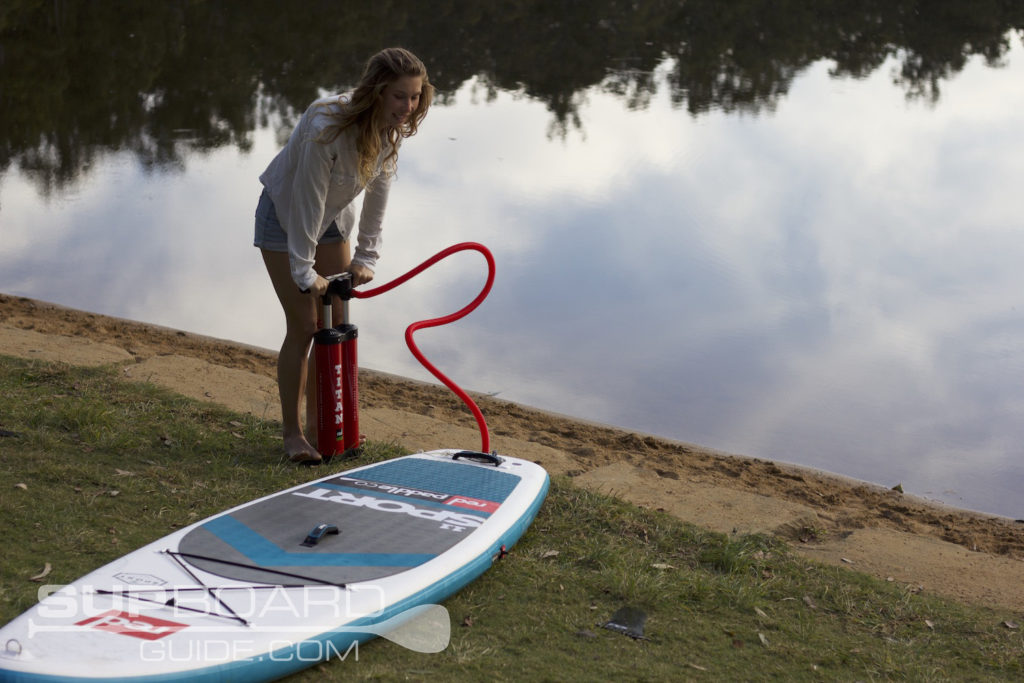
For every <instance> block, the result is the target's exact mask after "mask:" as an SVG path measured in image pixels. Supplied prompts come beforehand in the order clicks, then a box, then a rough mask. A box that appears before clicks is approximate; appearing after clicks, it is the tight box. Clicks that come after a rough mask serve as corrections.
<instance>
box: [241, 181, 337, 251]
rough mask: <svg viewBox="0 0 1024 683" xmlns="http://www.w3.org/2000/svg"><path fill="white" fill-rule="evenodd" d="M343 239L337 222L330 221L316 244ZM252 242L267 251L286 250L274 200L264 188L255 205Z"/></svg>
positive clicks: (331, 242)
mask: <svg viewBox="0 0 1024 683" xmlns="http://www.w3.org/2000/svg"><path fill="white" fill-rule="evenodd" d="M344 241H345V238H344V237H343V236H342V234H341V231H340V230H338V222H337V221H332V222H331V224H330V225H329V226H328V227H327V232H325V233H324V234H323V237H321V238H320V241H319V242H318V244H334V243H335V242H344ZM252 244H253V246H254V247H259V248H260V249H266V250H267V251H285V252H286V251H288V234H287V233H286V232H285V231H284V228H283V227H281V222H280V221H278V220H277V211H275V210H274V201H273V200H272V199H271V198H270V195H269V194H267V191H266V190H263V194H261V195H260V201H259V203H258V204H257V205H256V237H255V239H253V243H252Z"/></svg>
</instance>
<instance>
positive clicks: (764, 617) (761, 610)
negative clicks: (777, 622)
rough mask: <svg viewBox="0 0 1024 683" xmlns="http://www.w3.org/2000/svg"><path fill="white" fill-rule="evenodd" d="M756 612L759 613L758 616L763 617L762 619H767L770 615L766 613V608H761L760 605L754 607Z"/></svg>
mask: <svg viewBox="0 0 1024 683" xmlns="http://www.w3.org/2000/svg"><path fill="white" fill-rule="evenodd" d="M754 613H755V614H757V616H759V617H761V618H762V619H767V618H768V615H767V614H765V613H764V610H763V609H761V608H760V607H755V608H754Z"/></svg>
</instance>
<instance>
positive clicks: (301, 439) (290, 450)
mask: <svg viewBox="0 0 1024 683" xmlns="http://www.w3.org/2000/svg"><path fill="white" fill-rule="evenodd" d="M284 452H285V456H287V458H288V461H289V462H294V463H298V464H300V465H319V464H320V463H321V462H323V458H321V457H320V454H319V453H317V451H316V449H315V448H313V447H312V446H310V445H309V441H306V437H305V436H302V435H301V434H300V435H298V436H293V437H291V438H286V439H285V440H284Z"/></svg>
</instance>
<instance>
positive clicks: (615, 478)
mask: <svg viewBox="0 0 1024 683" xmlns="http://www.w3.org/2000/svg"><path fill="white" fill-rule="evenodd" d="M68 337H73V340H69V339H68ZM0 354H6V355H12V356H20V357H24V358H39V359H43V360H49V361H60V362H67V363H72V364H80V365H89V364H107V363H116V364H120V365H121V366H122V367H123V372H124V374H125V376H126V377H129V378H132V379H135V380H139V381H150V382H155V383H157V384H161V385H164V386H167V387H169V388H171V389H174V390H175V391H178V392H180V393H182V394H185V395H188V396H191V397H194V398H196V399H199V400H204V401H213V402H217V403H221V404H224V405H227V406H229V407H230V408H232V409H235V410H237V411H241V412H248V413H252V414H254V415H257V416H259V417H263V418H267V419H275V420H276V419H279V417H280V409H279V407H278V403H277V387H276V382H275V379H274V377H275V365H274V364H275V355H276V354H275V353H274V352H271V351H267V350H265V349H259V348H255V347H251V346H246V345H242V344H237V343H234V342H230V341H225V340H220V339H213V338H209V337H203V336H199V335H194V334H189V333H185V332H180V331H177V330H172V329H167V328H161V327H156V326H152V325H144V324H141V323H136V322H132V321H127V320H121V319H116V318H110V317H105V316H101V315H96V314H92V313H87V312H82V311H77V310H72V309H68V308H64V307H59V306H54V305H52V304H47V303H43V302H39V301H34V300H31V299H25V298H19V297H12V296H7V295H3V294H0ZM359 383H360V384H359V389H360V427H361V429H360V431H362V432H363V433H365V434H366V435H367V436H368V437H369V438H371V439H375V440H384V441H394V442H397V443H399V444H401V445H403V446H405V447H406V448H408V449H410V450H414V451H415V450H430V449H433V448H451V447H457V448H471V449H478V448H479V447H480V437H479V433H478V431H477V429H476V423H475V421H474V420H473V418H472V416H471V415H470V413H469V411H468V410H467V409H466V408H465V407H464V406H463V405H462V403H461V402H459V401H458V399H457V398H456V397H455V396H454V395H452V394H451V393H450V392H448V390H447V389H444V388H443V387H438V386H434V385H431V384H425V383H421V382H415V381H411V380H407V379H404V378H401V377H397V376H393V375H387V374H383V373H379V372H373V371H370V370H366V369H361V370H360V376H359ZM474 399H475V400H476V401H477V402H478V404H479V405H480V408H481V409H482V410H483V413H484V415H485V416H486V418H487V423H488V426H489V427H490V432H491V447H492V448H494V449H497V450H498V451H499V452H500V453H505V454H508V455H514V456H517V457H522V458H528V459H530V460H535V461H537V462H539V463H541V464H542V465H543V466H544V467H546V468H547V469H548V471H549V472H551V473H555V474H568V475H569V476H570V477H572V478H573V481H575V482H576V483H577V484H578V485H580V486H585V487H589V488H594V489H598V490H601V491H604V492H608V493H612V494H615V495H617V496H620V497H622V498H624V499H626V500H629V501H631V502H633V503H635V504H637V505H640V506H643V507H648V508H657V509H662V510H665V511H666V512H668V513H670V514H672V515H675V516H677V517H679V518H680V519H683V520H685V521H688V522H691V523H694V524H697V525H700V526H703V527H706V528H710V529H713V530H716V531H722V532H725V533H743V532H765V533H770V534H775V535H778V536H782V537H784V538H786V539H787V540H788V541H789V542H790V543H791V544H792V545H793V547H795V548H796V550H797V551H798V552H800V553H802V554H804V555H806V556H808V557H811V558H814V559H816V560H819V561H821V562H825V563H830V564H836V565H841V566H844V567H847V568H849V569H854V570H858V571H863V572H866V573H869V574H872V575H874V576H877V577H880V578H882V579H885V580H889V581H894V582H898V583H901V584H905V585H907V586H909V587H910V588H911V589H913V590H915V591H923V592H929V593H936V594H941V595H945V596H948V597H952V598H955V599H958V600H961V601H967V602H974V603H980V604H986V605H991V606H998V607H1003V608H1009V609H1012V610H1016V611H1020V612H1024V520H1012V519H1005V518H1001V517H993V516H988V515H982V514H977V513H973V512H969V511H965V510H959V509H955V508H950V507H946V506H942V505H939V504H936V503H933V502H931V501H927V500H923V499H920V498H916V497H913V496H909V495H904V494H902V493H899V492H896V491H892V490H889V489H886V488H883V487H879V486H875V485H872V484H866V483H864V482H860V481H856V480H851V479H846V478H843V477H839V476H835V475H831V474H828V473H824V472H819V471H816V470H810V469H804V468H797V467H793V466H789V465H782V464H776V463H772V462H769V461H766V460H759V459H756V458H749V457H740V456H735V455H730V454H726V453H721V452H717V451H713V450H709V449H706V448H702V447H700V446H696V445H692V444H686V443H680V442H675V441H669V440H665V439H660V438H656V437H653V436H649V435H645V434H637V433H633V432H629V431H624V430H620V429H615V428H611V427H608V426H605V425H600V424H595V423H589V422H585V421H581V420H577V419H573V418H568V417H565V416H562V415H556V414H552V413H548V412H543V411H538V410H534V409H531V408H528V407H525V406H521V405H517V404H514V403H509V402H505V401H499V400H495V399H490V398H486V397H480V396H474ZM2 421H3V416H2V415H0V426H2Z"/></svg>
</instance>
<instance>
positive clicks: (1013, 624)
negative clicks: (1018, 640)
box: [1003, 621, 1020, 631]
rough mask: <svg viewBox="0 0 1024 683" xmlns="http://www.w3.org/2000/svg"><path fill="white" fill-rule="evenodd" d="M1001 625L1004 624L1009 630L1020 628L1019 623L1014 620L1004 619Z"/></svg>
mask: <svg viewBox="0 0 1024 683" xmlns="http://www.w3.org/2000/svg"><path fill="white" fill-rule="evenodd" d="M1003 626H1005V627H1006V628H1008V629H1010V630H1011V631H1016V630H1017V629H1019V628H1020V624H1018V623H1017V622H1015V621H1004V622H1003Z"/></svg>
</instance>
